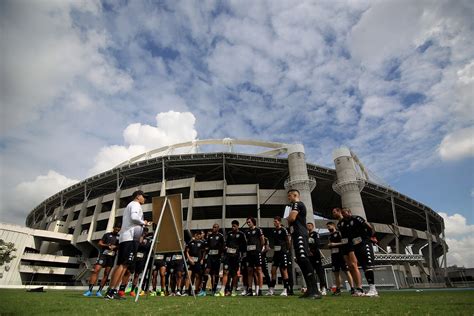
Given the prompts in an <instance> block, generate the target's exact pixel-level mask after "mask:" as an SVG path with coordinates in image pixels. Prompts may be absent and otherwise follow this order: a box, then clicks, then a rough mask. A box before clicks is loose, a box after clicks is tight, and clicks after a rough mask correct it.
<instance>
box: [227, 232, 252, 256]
mask: <svg viewBox="0 0 474 316" xmlns="http://www.w3.org/2000/svg"><path fill="white" fill-rule="evenodd" d="M226 246H227V248H232V249H236V253H235V255H237V254H238V252H245V251H246V246H247V240H246V239H245V234H244V233H243V232H241V231H240V230H238V231H236V232H233V231H230V232H228V233H227V239H226ZM227 254H228V255H234V254H233V253H230V252H229V251H228V252H227Z"/></svg>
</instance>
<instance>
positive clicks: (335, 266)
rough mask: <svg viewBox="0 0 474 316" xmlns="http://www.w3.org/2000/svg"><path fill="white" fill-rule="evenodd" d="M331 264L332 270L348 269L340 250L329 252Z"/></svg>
mask: <svg viewBox="0 0 474 316" xmlns="http://www.w3.org/2000/svg"><path fill="white" fill-rule="evenodd" d="M331 266H332V272H339V271H347V270H349V269H348V268H347V264H346V261H345V260H344V256H343V255H342V253H340V252H339V253H332V254H331Z"/></svg>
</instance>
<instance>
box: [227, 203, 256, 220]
mask: <svg viewBox="0 0 474 316" xmlns="http://www.w3.org/2000/svg"><path fill="white" fill-rule="evenodd" d="M248 216H253V217H257V205H227V206H226V210H225V217H226V218H247V217H248Z"/></svg>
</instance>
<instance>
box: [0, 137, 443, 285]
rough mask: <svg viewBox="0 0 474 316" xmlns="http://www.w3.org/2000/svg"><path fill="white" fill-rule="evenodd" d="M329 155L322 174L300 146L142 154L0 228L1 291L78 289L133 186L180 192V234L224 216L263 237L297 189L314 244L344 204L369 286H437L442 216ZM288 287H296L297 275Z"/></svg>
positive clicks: (343, 154) (351, 157) (205, 143)
mask: <svg viewBox="0 0 474 316" xmlns="http://www.w3.org/2000/svg"><path fill="white" fill-rule="evenodd" d="M333 157H334V163H335V168H334V169H330V168H326V167H322V166H318V165H315V164H312V163H310V162H308V161H307V158H308V157H305V153H304V146H303V145H301V144H284V143H275V142H262V141H256V140H235V139H220V140H197V141H193V142H187V143H181V144H175V145H171V146H166V147H162V148H158V149H155V150H151V151H149V152H146V153H143V154H141V155H139V156H137V157H134V158H131V159H130V160H128V161H125V162H123V163H122V164H120V165H118V166H116V167H115V168H113V169H111V170H108V171H106V172H103V173H100V174H97V175H94V176H92V177H89V178H87V179H85V180H83V181H81V182H79V183H77V184H75V185H72V186H70V187H68V188H66V189H64V190H62V191H60V192H57V193H56V194H54V195H52V196H51V197H49V198H47V199H46V200H44V201H43V202H42V203H41V204H39V205H38V206H36V207H35V208H34V209H33V210H32V211H31V212H30V213H29V215H28V217H27V218H26V226H27V227H26V228H25V227H23V228H22V227H19V226H15V225H8V224H1V227H0V238H2V239H4V240H5V241H11V242H14V243H15V245H16V248H17V252H16V258H15V259H14V260H13V261H12V262H11V263H10V264H9V266H8V270H7V269H6V268H4V267H2V269H3V271H0V272H1V273H0V274H1V276H0V284H2V285H4V286H19V285H30V284H41V285H60V286H74V285H85V284H87V278H88V276H89V272H90V269H91V267H92V265H93V263H94V262H95V259H96V257H97V254H98V246H97V242H98V240H99V239H100V238H101V237H102V236H103V234H104V233H105V232H107V231H110V230H112V227H113V224H114V222H116V221H121V217H122V213H123V210H124V208H125V206H126V205H127V203H128V202H130V196H131V194H132V192H133V191H135V190H137V189H141V190H143V191H145V192H147V194H148V195H149V196H150V197H156V196H163V195H169V194H181V195H182V205H183V227H185V229H186V230H188V231H192V230H196V229H209V228H210V227H211V226H212V224H214V223H218V224H219V225H220V226H221V227H222V228H223V229H224V230H225V229H229V228H230V222H231V221H232V220H233V219H237V220H239V221H240V222H241V223H244V222H245V218H246V217H247V216H253V217H255V218H256V219H257V221H258V223H257V224H258V226H260V227H261V228H263V230H264V232H265V233H266V232H269V229H270V228H271V227H273V217H274V216H276V215H279V216H282V215H283V212H284V208H285V205H286V204H287V198H286V191H287V189H288V188H297V189H298V190H300V191H301V196H302V201H303V202H304V203H305V204H306V205H307V206H308V209H312V210H313V213H314V216H312V215H311V214H310V216H308V218H307V220H308V221H312V220H314V221H315V225H316V228H317V229H321V236H322V238H323V239H324V238H325V233H324V230H323V229H324V228H325V224H326V222H327V221H328V220H330V219H331V210H332V208H333V207H337V206H343V207H349V208H351V209H352V211H353V213H355V214H357V215H361V216H363V217H365V218H366V219H367V220H368V221H369V222H370V223H371V224H373V226H374V227H375V230H376V231H377V239H378V240H379V245H378V248H377V250H376V263H377V265H378V266H379V267H380V269H379V272H380V273H376V283H377V284H378V286H382V287H383V286H385V287H387V288H409V287H430V286H444V282H445V271H446V270H445V268H446V252H447V245H446V243H445V241H444V222H443V219H442V217H441V216H440V215H438V214H437V213H436V212H435V211H433V210H432V209H431V208H430V207H428V206H426V205H424V204H422V203H420V202H418V201H415V200H413V199H411V198H410V197H408V196H406V195H404V194H402V193H400V192H397V191H395V190H393V189H392V188H390V187H389V186H387V185H383V184H380V183H378V181H376V180H375V179H373V178H371V177H370V176H369V172H367V168H366V167H365V166H364V165H363V164H362V163H361V162H360V161H359V159H358V158H357V156H356V155H355V154H354V153H353V152H351V151H350V150H349V149H347V148H339V149H335V150H334V153H333ZM308 160H311V157H309V159H308ZM151 209H152V208H151V199H148V200H147V202H146V204H144V205H143V210H144V212H145V219H148V220H151ZM270 243H271V240H270ZM323 254H324V255H325V257H326V258H330V255H328V254H329V253H326V252H325V250H323ZM268 256H269V257H271V256H272V254H271V253H269V255H268ZM328 260H330V259H327V260H326V262H325V263H326V264H327V265H329V262H328ZM326 275H327V277H328V279H330V277H331V274H330V273H327V274H326ZM328 281H329V282H331V281H330V280H328ZM296 282H297V284H298V282H301V278H300V279H298V271H296Z"/></svg>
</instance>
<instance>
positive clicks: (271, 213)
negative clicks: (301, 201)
mask: <svg viewBox="0 0 474 316" xmlns="http://www.w3.org/2000/svg"><path fill="white" fill-rule="evenodd" d="M284 212H285V209H284V208H283V207H282V206H280V205H266V204H263V205H260V217H262V218H274V217H275V216H281V217H283V213H284Z"/></svg>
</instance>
